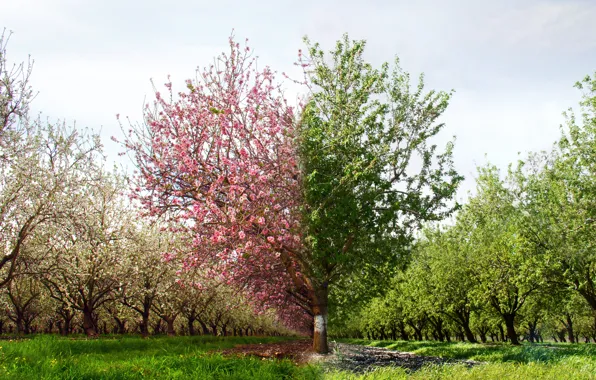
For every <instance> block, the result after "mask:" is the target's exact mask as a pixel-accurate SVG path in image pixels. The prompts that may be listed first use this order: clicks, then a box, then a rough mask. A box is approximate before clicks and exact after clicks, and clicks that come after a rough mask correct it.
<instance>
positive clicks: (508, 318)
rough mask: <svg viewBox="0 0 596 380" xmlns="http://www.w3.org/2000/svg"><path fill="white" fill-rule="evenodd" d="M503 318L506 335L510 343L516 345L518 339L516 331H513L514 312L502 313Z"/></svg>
mask: <svg viewBox="0 0 596 380" xmlns="http://www.w3.org/2000/svg"><path fill="white" fill-rule="evenodd" d="M503 319H504V320H505V327H506V328H507V336H508V337H509V341H510V342H511V344H515V345H518V344H519V340H518V339H517V332H516V331H515V325H514V321H515V314H504V315H503Z"/></svg>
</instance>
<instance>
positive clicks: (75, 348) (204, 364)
mask: <svg viewBox="0 0 596 380" xmlns="http://www.w3.org/2000/svg"><path fill="white" fill-rule="evenodd" d="M284 339H288V338H260V337H259V338H256V337H242V338H219V337H176V338H170V337H160V338H150V339H142V338H138V337H119V338H111V339H110V338H102V339H95V340H71V339H67V338H66V339H65V338H59V337H53V336H35V337H33V338H32V339H30V340H24V341H12V342H7V341H0V347H1V348H0V378H2V379H290V378H292V379H294V378H296V379H313V378H317V377H321V370H320V369H319V368H317V367H313V366H306V367H296V366H295V365H293V364H292V363H291V362H290V361H288V360H261V359H258V358H224V357H222V356H221V355H219V354H214V353H212V352H209V351H211V350H214V349H225V348H231V347H233V346H234V345H236V344H245V343H268V342H275V341H280V340H284Z"/></svg>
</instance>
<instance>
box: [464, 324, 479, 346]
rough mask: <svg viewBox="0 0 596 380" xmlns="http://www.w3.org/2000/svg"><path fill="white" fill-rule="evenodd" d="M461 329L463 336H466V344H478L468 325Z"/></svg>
mask: <svg viewBox="0 0 596 380" xmlns="http://www.w3.org/2000/svg"><path fill="white" fill-rule="evenodd" d="M462 327H463V328H464V334H466V339H467V340H468V342H470V343H478V341H477V340H476V337H475V336H474V333H473V332H472V330H471V329H470V325H469V324H465V325H463V326H462Z"/></svg>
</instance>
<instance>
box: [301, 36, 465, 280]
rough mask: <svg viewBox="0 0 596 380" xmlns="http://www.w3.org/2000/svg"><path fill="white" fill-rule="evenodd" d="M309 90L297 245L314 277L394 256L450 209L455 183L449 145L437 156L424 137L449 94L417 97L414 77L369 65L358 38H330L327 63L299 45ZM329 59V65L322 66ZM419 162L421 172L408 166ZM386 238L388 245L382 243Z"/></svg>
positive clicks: (435, 128) (314, 47)
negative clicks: (302, 235)
mask: <svg viewBox="0 0 596 380" xmlns="http://www.w3.org/2000/svg"><path fill="white" fill-rule="evenodd" d="M306 43H307V46H308V55H309V59H310V61H309V62H307V68H306V75H307V77H308V79H309V83H311V84H312V87H311V95H310V99H309V101H308V103H307V105H306V107H305V109H304V112H303V114H302V119H301V122H300V155H301V165H302V167H303V168H302V169H303V173H304V201H305V204H306V206H305V209H304V220H305V221H306V232H307V237H306V241H307V243H308V244H309V246H310V247H309V248H310V251H311V252H312V258H311V260H312V262H313V263H316V264H315V265H312V271H313V272H314V274H315V276H314V277H315V278H318V279H322V281H329V280H331V279H333V276H334V275H335V274H336V273H338V272H339V273H342V274H343V273H351V272H352V271H353V270H354V269H355V268H359V267H360V266H361V265H362V264H363V263H379V264H384V263H385V262H387V260H388V259H389V260H390V259H391V256H392V255H393V256H394V258H399V256H398V255H399V254H400V252H399V250H393V249H391V248H392V246H398V247H399V246H401V247H403V246H404V245H406V244H407V242H408V241H409V238H410V232H411V228H412V227H413V226H417V225H419V223H421V222H422V221H424V220H438V219H441V218H443V217H444V216H446V215H449V213H450V212H451V211H452V210H453V207H449V206H448V205H447V204H446V203H447V202H448V201H449V200H450V199H451V198H452V197H453V195H454V194H455V190H456V188H457V185H458V184H459V182H460V181H461V180H462V177H461V176H459V175H458V174H457V173H456V172H455V170H454V169H453V162H452V159H451V156H452V148H453V144H452V143H449V144H448V145H447V147H446V149H445V151H444V152H443V153H437V152H436V148H437V147H436V145H430V144H429V139H430V138H432V137H433V136H435V135H436V134H437V133H439V131H440V130H441V129H442V128H443V124H439V123H437V122H436V120H437V118H438V117H439V116H440V115H441V114H442V113H443V111H444V110H445V109H446V107H447V104H448V102H449V98H450V96H451V95H450V94H448V93H445V92H438V93H437V92H435V91H430V92H428V93H424V92H423V90H424V84H423V81H422V77H421V78H420V81H419V84H418V86H417V88H416V89H415V90H414V91H412V89H411V88H410V83H409V75H408V74H406V73H404V72H403V71H402V70H401V68H400V67H399V61H398V60H396V61H395V65H394V69H393V71H392V72H389V65H388V64H383V65H382V66H381V67H380V68H379V69H374V68H373V67H372V66H371V65H370V64H369V63H367V62H365V61H364V58H363V52H364V47H365V42H364V41H350V40H349V39H348V36H347V35H346V36H344V38H343V39H342V40H340V41H338V42H337V45H336V48H335V50H333V51H332V52H330V56H329V57H327V56H325V54H324V53H323V51H322V50H321V49H320V48H319V45H318V44H311V43H310V42H309V41H308V40H306ZM328 62H330V63H328ZM416 160H418V161H419V163H420V166H421V168H420V169H419V170H413V168H412V164H413V163H414V161H416ZM388 241H389V243H388Z"/></svg>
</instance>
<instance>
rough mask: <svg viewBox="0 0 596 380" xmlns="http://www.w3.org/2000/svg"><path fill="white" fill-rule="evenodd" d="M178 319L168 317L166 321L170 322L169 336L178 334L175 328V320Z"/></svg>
mask: <svg viewBox="0 0 596 380" xmlns="http://www.w3.org/2000/svg"><path fill="white" fill-rule="evenodd" d="M175 320H176V318H168V319H166V323H167V324H168V335H169V336H175V335H176V330H175V329H174V321H175Z"/></svg>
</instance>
